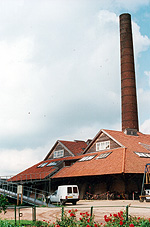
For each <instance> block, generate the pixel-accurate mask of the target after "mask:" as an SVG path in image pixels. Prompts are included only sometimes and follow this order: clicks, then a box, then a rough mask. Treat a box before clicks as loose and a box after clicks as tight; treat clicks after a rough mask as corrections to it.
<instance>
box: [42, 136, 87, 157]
mask: <svg viewBox="0 0 150 227" xmlns="http://www.w3.org/2000/svg"><path fill="white" fill-rule="evenodd" d="M58 144H60V145H61V146H62V147H64V148H65V149H66V150H68V152H69V153H70V154H71V155H72V156H77V155H81V154H83V152H84V149H85V148H86V147H87V144H86V142H85V141H80V140H75V141H65V140H57V141H56V143H55V144H54V146H53V147H52V148H51V150H50V151H49V153H48V154H47V155H46V157H45V159H44V160H47V159H49V157H50V155H51V154H52V152H53V151H54V149H55V148H56V146H57V145H58Z"/></svg>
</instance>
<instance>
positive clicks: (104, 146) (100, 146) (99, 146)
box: [96, 140, 110, 151]
mask: <svg viewBox="0 0 150 227" xmlns="http://www.w3.org/2000/svg"><path fill="white" fill-rule="evenodd" d="M108 149H110V140H107V141H102V142H97V143H96V151H103V150H108Z"/></svg>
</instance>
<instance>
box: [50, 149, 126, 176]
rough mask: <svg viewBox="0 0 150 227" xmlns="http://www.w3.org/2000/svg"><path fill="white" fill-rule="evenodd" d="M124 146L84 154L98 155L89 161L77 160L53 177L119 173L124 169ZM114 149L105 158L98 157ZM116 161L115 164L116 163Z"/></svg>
mask: <svg viewBox="0 0 150 227" xmlns="http://www.w3.org/2000/svg"><path fill="white" fill-rule="evenodd" d="M124 150H125V149H124V148H118V149H115V150H109V151H105V152H96V153H92V154H90V153H89V154H87V155H84V156H90V155H96V156H95V157H94V158H93V159H92V160H89V161H83V162H80V161H77V162H75V163H74V164H73V165H72V166H70V167H64V168H63V169H61V170H60V171H58V172H57V173H56V174H55V175H54V176H52V178H62V177H78V176H96V175H105V174H119V173H122V171H123V156H124ZM110 151H112V153H111V154H110V155H109V156H108V157H106V158H103V159H96V158H97V157H98V156H99V155H100V154H103V153H107V152H110ZM114 163H115V165H114Z"/></svg>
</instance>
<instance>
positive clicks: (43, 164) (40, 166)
mask: <svg viewBox="0 0 150 227" xmlns="http://www.w3.org/2000/svg"><path fill="white" fill-rule="evenodd" d="M47 164H48V162H44V163H42V164H40V165H39V166H37V168H42V167H44V166H46V165H47Z"/></svg>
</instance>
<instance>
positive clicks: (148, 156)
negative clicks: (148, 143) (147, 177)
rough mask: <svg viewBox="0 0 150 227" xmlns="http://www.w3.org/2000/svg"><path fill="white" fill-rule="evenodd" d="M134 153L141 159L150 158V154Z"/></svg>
mask: <svg viewBox="0 0 150 227" xmlns="http://www.w3.org/2000/svg"><path fill="white" fill-rule="evenodd" d="M134 153H135V154H136V155H138V156H139V157H141V158H150V153H143V152H134Z"/></svg>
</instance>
